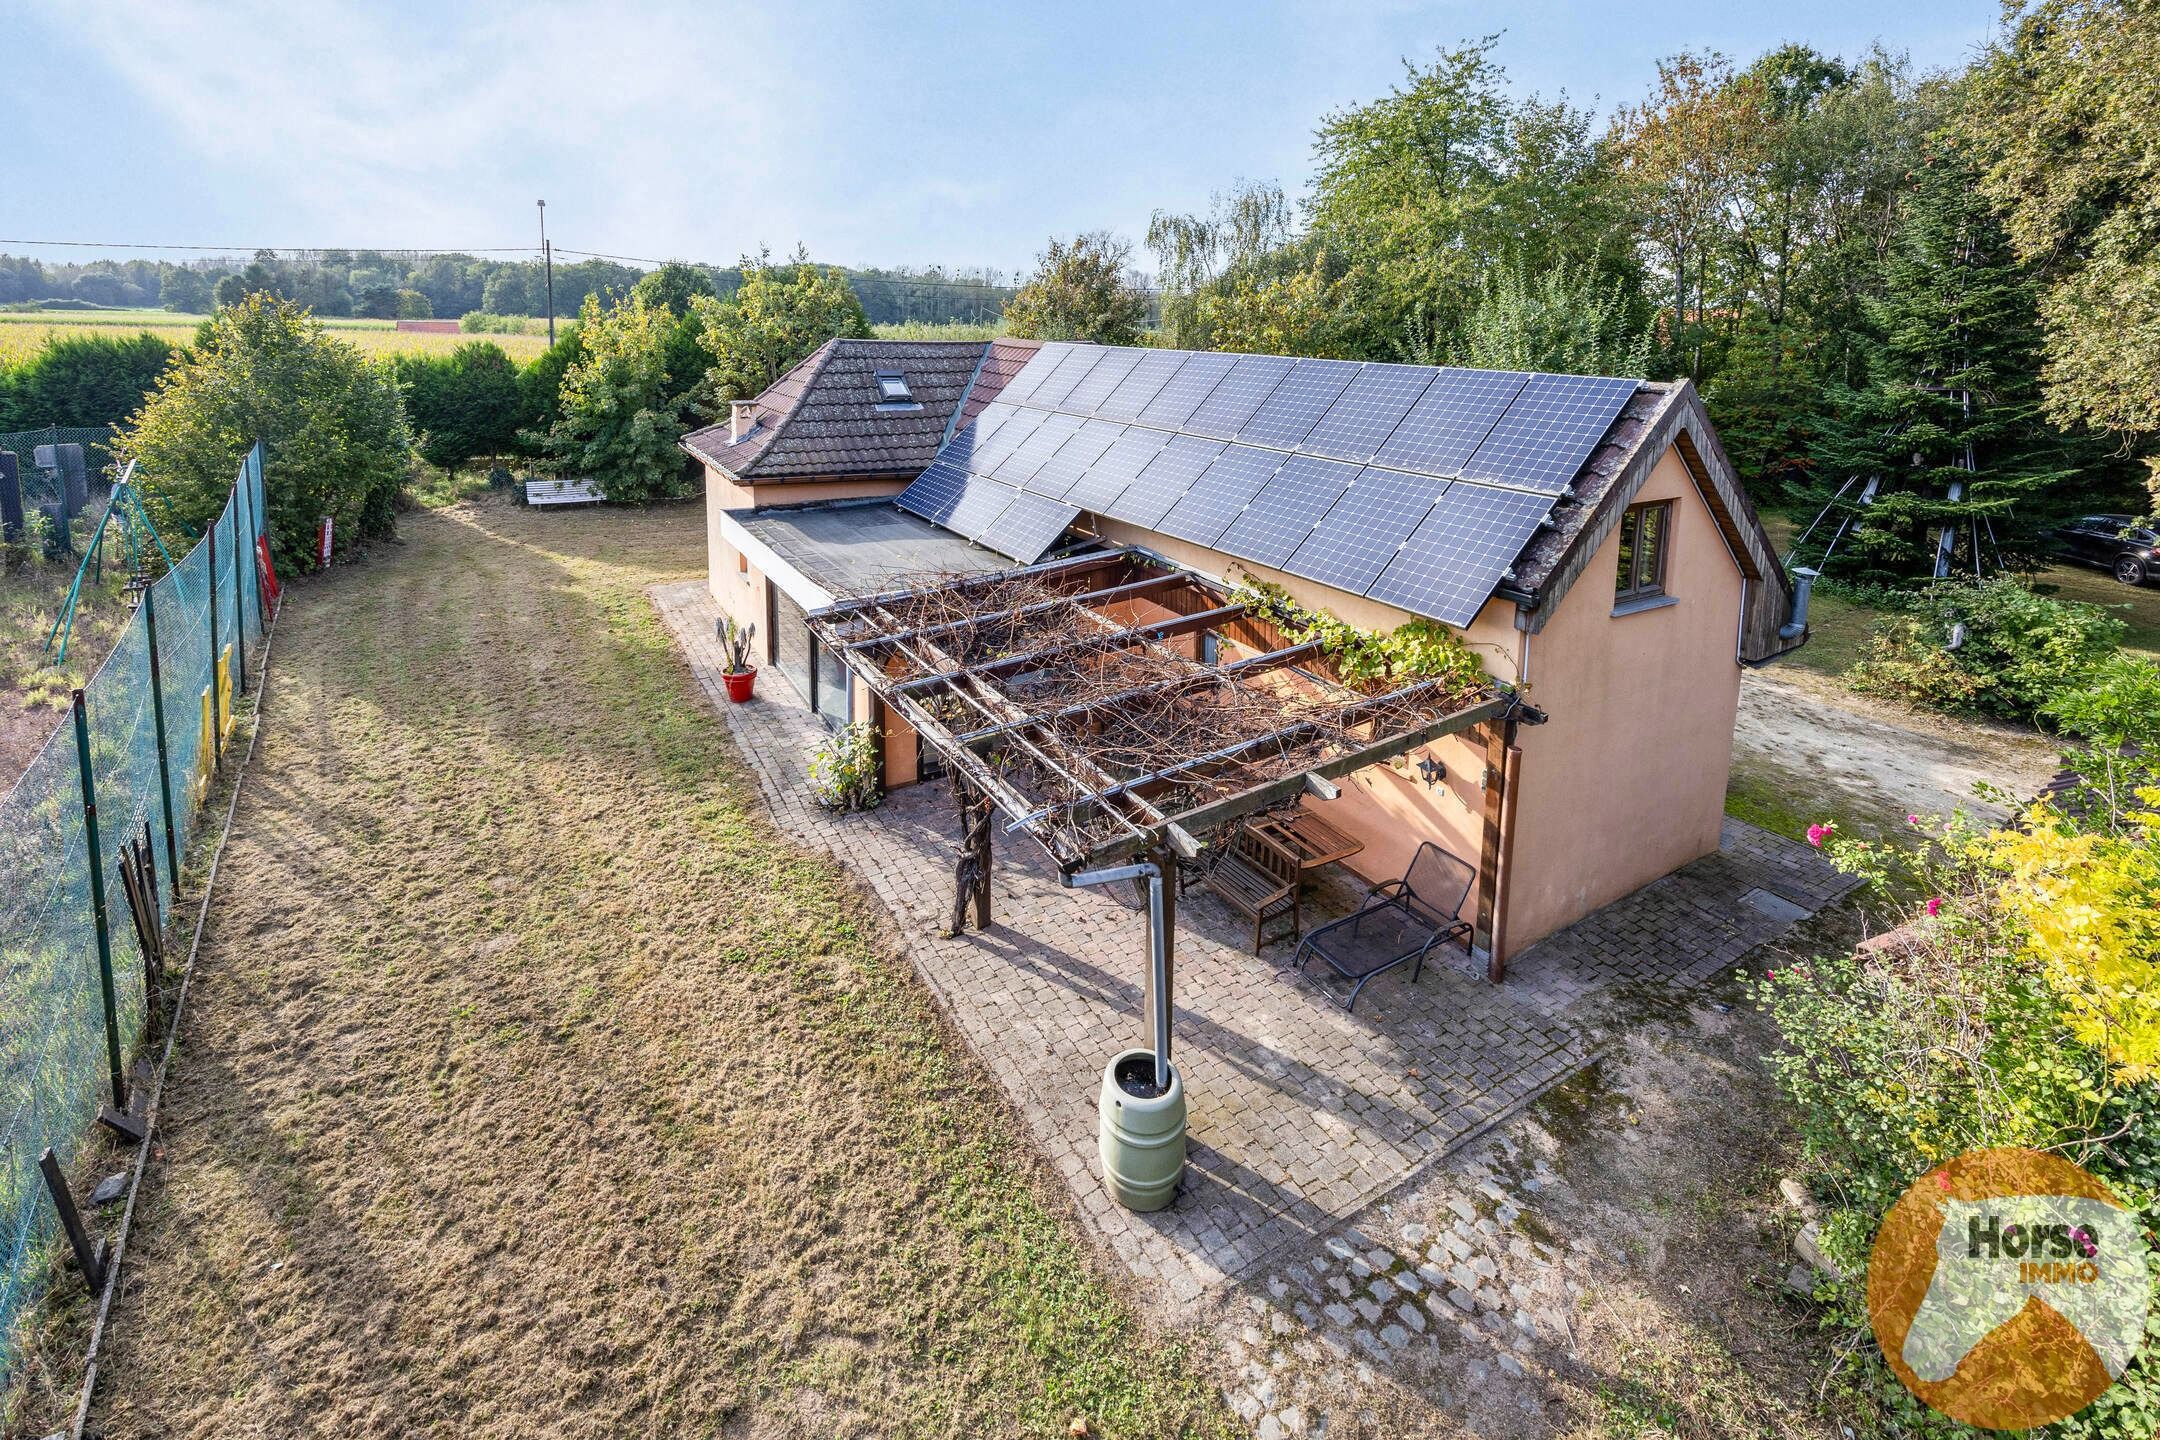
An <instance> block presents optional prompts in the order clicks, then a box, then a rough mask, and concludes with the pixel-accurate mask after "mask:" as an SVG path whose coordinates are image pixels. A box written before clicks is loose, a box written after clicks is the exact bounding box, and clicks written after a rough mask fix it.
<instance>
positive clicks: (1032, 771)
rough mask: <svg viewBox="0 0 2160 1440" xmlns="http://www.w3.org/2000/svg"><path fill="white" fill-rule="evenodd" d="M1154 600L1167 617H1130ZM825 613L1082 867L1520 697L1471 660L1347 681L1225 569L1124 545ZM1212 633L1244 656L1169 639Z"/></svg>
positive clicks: (878, 687)
mask: <svg viewBox="0 0 2160 1440" xmlns="http://www.w3.org/2000/svg"><path fill="white" fill-rule="evenodd" d="M1142 602H1146V603H1147V604H1148V613H1149V614H1152V615H1155V616H1156V617H1157V618H1154V619H1145V618H1130V617H1131V611H1132V608H1133V607H1134V606H1136V605H1138V604H1140V603H1142ZM1157 607H1159V609H1158V608H1157ZM1121 611H1123V612H1125V615H1124V616H1122V617H1121V614H1120V612H1121ZM1165 611H1167V612H1168V613H1169V615H1170V617H1171V618H1170V619H1168V620H1164V619H1162V618H1160V617H1161V614H1162V612H1165ZM813 623H814V625H815V626H816V627H817V630H818V634H819V638H820V642H821V643H822V644H824V645H825V646H827V647H829V648H831V649H832V650H833V651H834V653H837V654H840V655H842V656H844V657H845V658H846V660H847V663H848V664H849V666H850V667H851V668H852V669H854V670H855V672H856V673H857V674H859V675H862V676H863V677H864V678H865V679H866V680H867V681H868V682H869V683H870V685H871V688H872V689H873V690H874V691H875V692H876V693H878V694H879V696H880V697H881V698H883V699H884V700H885V701H886V702H887V704H888V705H890V706H892V707H894V708H896V709H898V710H899V711H900V713H901V714H902V715H903V716H904V717H905V718H907V719H909V720H910V721H911V722H912V723H914V724H915V725H916V728H917V729H918V730H921V731H923V732H924V734H925V738H926V739H927V740H928V741H929V742H930V743H931V744H932V745H933V746H934V747H935V748H936V749H937V750H939V751H940V752H941V753H942V754H944V755H945V757H946V759H947V761H948V763H951V764H953V765H954V766H955V768H956V770H957V771H958V772H959V773H960V774H961V775H962V776H964V777H965V778H966V779H967V780H968V781H969V782H970V783H972V784H976V785H978V786H980V787H982V788H984V789H986V790H988V791H989V792H990V793H991V794H992V795H993V796H994V797H995V798H996V799H997V802H998V804H999V808H1001V809H1004V810H1006V811H1007V812H1008V813H1009V814H1010V816H1011V819H1012V821H1013V822H1014V826H1015V828H1023V829H1026V830H1028V831H1029V832H1030V833H1031V834H1033V835H1034V837H1035V838H1036V839H1037V840H1038V841H1040V842H1041V843H1042V844H1043V845H1044V846H1045V847H1046V848H1048V849H1049V850H1050V852H1051V853H1052V855H1053V856H1054V857H1055V858H1056V859H1057V860H1058V861H1059V863H1060V864H1061V865H1063V866H1065V867H1067V868H1068V869H1069V868H1071V867H1073V866H1076V865H1078V864H1081V863H1083V862H1086V861H1089V860H1091V859H1099V858H1101V857H1103V856H1105V855H1107V854H1110V853H1114V852H1116V851H1118V850H1120V849H1123V850H1126V851H1130V850H1132V849H1136V848H1141V847H1142V846H1143V845H1144V844H1147V843H1151V842H1152V843H1159V842H1160V841H1161V840H1162V839H1163V838H1164V837H1165V835H1166V833H1167V832H1172V831H1178V832H1190V831H1198V830H1204V829H1207V828H1212V827H1213V826H1215V825H1219V824H1221V823H1225V822H1227V821H1229V820H1232V819H1235V818H1238V817H1239V816H1241V815H1244V814H1249V813H1252V812H1253V811H1256V810H1259V809H1262V808H1266V807H1268V806H1271V805H1276V804H1280V803H1283V801H1284V800H1285V798H1286V796H1287V795H1294V794H1295V793H1297V791H1296V790H1295V789H1294V788H1293V789H1290V790H1288V791H1285V790H1284V785H1285V784H1286V783H1288V784H1290V785H1292V786H1294V785H1295V784H1296V782H1298V781H1299V780H1300V779H1301V777H1305V776H1308V775H1316V774H1321V773H1324V772H1331V773H1341V769H1342V767H1344V766H1346V765H1348V764H1350V763H1352V762H1355V763H1377V761H1378V760H1379V759H1381V758H1385V756H1384V755H1383V754H1380V753H1378V752H1382V751H1386V750H1388V749H1389V748H1390V747H1391V746H1392V747H1393V751H1394V753H1400V751H1401V750H1406V749H1409V748H1411V747H1412V746H1414V745H1416V744H1418V743H1422V741H1423V740H1425V739H1429V738H1432V737H1433V736H1434V735H1435V734H1438V733H1446V732H1447V731H1452V730H1458V729H1465V728H1468V727H1469V726H1470V725H1472V724H1475V723H1478V722H1479V721H1481V720H1483V719H1486V718H1489V717H1491V716H1493V715H1496V714H1497V713H1499V710H1500V709H1501V707H1502V705H1503V703H1504V701H1503V700H1502V699H1501V697H1500V695H1499V692H1498V691H1497V689H1496V688H1495V687H1493V686H1491V685H1490V684H1476V683H1470V682H1465V681H1463V680H1460V679H1456V678H1448V679H1428V680H1417V681H1407V682H1396V683H1388V682H1374V683H1370V684H1367V685H1364V686H1358V685H1351V684H1346V683H1344V682H1343V681H1342V680H1341V679H1340V678H1339V677H1338V676H1337V675H1336V673H1335V671H1334V667H1333V666H1332V665H1331V664H1330V663H1329V661H1328V658H1327V657H1326V655H1325V654H1324V653H1322V652H1321V651H1320V648H1319V647H1318V646H1317V645H1313V644H1296V643H1293V642H1292V641H1291V640H1289V639H1288V638H1287V637H1284V636H1282V635H1281V634H1280V633H1279V632H1278V631H1276V630H1275V628H1274V627H1273V626H1272V625H1270V624H1269V623H1268V622H1267V621H1265V620H1264V619H1262V618H1260V617H1257V616H1253V615H1250V614H1248V613H1247V611H1246V609H1245V607H1244V606H1243V605H1241V604H1237V603H1234V602H1232V600H1231V599H1230V597H1229V596H1228V595H1227V594H1226V593H1225V592H1224V591H1223V590H1222V589H1221V587H1219V586H1216V585H1214V584H1213V583H1212V582H1208V581H1205V580H1203V579H1202V578H1201V577H1199V576H1195V575H1191V574H1188V573H1185V572H1182V571H1176V570H1171V569H1167V568H1165V567H1162V566H1161V565H1159V564H1157V563H1156V562H1154V561H1153V560H1152V559H1151V558H1150V557H1145V556H1141V555H1138V554H1132V553H1126V552H1113V553H1110V554H1107V555H1100V556H1094V557H1083V558H1081V559H1077V560H1071V561H1065V562H1060V563H1058V564H1053V565H1050V566H1038V567H1031V568H1030V569H1028V570H1023V571H1013V572H1006V573H1003V574H997V575H989V576H982V575H930V576H923V577H918V578H916V579H915V580H914V581H913V583H910V584H907V585H904V586H896V587H894V588H893V589H890V590H888V591H886V592H885V593H883V594H880V595H877V596H870V597H861V598H856V599H851V600H844V601H842V602H840V603H839V604H837V605H835V606H833V607H830V608H828V609H826V610H823V611H820V612H818V613H817V614H816V615H815V616H814V617H813ZM1203 633H1213V634H1214V635H1215V636H1217V638H1218V639H1220V640H1222V641H1224V642H1227V645H1226V652H1227V651H1235V652H1237V654H1236V657H1235V658H1225V659H1223V660H1221V661H1219V662H1217V663H1207V662H1204V661H1202V660H1198V659H1195V658H1193V657H1191V656H1189V655H1187V654H1184V653H1181V652H1180V650H1179V649H1178V648H1177V647H1176V646H1175V645H1174V644H1173V643H1172V641H1173V640H1174V639H1176V638H1179V637H1184V636H1195V637H1197V636H1198V635H1200V634H1203ZM1188 643H1193V644H1196V643H1197V641H1192V642H1188Z"/></svg>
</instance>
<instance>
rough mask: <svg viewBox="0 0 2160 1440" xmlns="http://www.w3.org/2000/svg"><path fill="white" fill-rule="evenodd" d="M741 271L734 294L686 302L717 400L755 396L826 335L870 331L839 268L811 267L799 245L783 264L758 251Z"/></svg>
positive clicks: (865, 335)
mask: <svg viewBox="0 0 2160 1440" xmlns="http://www.w3.org/2000/svg"><path fill="white" fill-rule="evenodd" d="M742 272H743V282H742V287H741V288H740V289H738V290H737V291H736V292H735V293H734V294H733V295H730V296H727V297H726V298H725V299H721V298H717V297H715V296H711V295H694V296H692V297H691V300H690V306H691V313H692V315H693V316H695V317H696V321H697V324H698V326H699V337H698V338H699V341H700V343H701V344H702V345H703V347H704V349H705V353H706V359H707V361H708V363H709V366H710V371H711V373H710V376H709V379H708V384H709V386H710V389H711V394H712V397H713V398H714V399H716V400H739V399H744V398H747V397H748V396H751V395H755V394H757V393H758V392H759V391H761V390H763V389H764V388H765V387H766V386H768V385H770V384H772V383H773V382H774V381H775V380H778V379H779V378H780V377H781V376H782V375H784V374H786V373H787V371H788V369H789V367H791V366H792V365H794V364H795V362H796V361H798V360H800V359H802V358H803V356H805V355H808V354H809V353H810V352H811V351H812V350H815V349H817V347H818V346H820V345H822V344H824V343H825V342H826V341H827V340H833V339H838V338H842V337H846V338H851V339H867V338H868V337H869V334H870V322H869V320H868V319H867V318H865V317H864V315H863V308H862V302H861V301H860V300H857V299H856V298H855V292H854V291H853V290H852V289H850V288H849V287H848V282H847V276H846V275H844V274H842V273H841V272H840V271H838V270H835V269H831V268H829V267H826V266H822V265H812V264H810V263H809V261H808V260H806V259H805V258H804V257H803V256H802V254H801V252H799V251H798V252H797V253H796V256H795V258H794V259H793V260H792V261H790V262H789V263H787V264H784V265H775V264H773V263H771V260H770V257H768V256H766V255H762V254H761V255H759V256H758V258H757V259H755V260H752V259H748V258H745V259H744V260H743V262H742Z"/></svg>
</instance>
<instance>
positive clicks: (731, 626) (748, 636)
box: [715, 615, 757, 705]
mask: <svg viewBox="0 0 2160 1440" xmlns="http://www.w3.org/2000/svg"><path fill="white" fill-rule="evenodd" d="M715 628H716V629H717V630H718V632H719V635H720V650H721V653H722V654H723V655H724V656H726V658H727V668H726V669H725V670H724V671H722V672H721V676H720V678H721V679H722V680H723V681H725V682H726V684H727V698H728V699H730V700H732V701H734V702H735V703H736V704H737V705H740V704H742V703H743V702H744V701H745V700H748V699H749V698H750V688H751V686H752V685H753V684H754V683H756V681H757V667H756V666H755V665H752V664H751V663H750V642H751V641H752V640H753V639H755V638H756V637H757V626H756V625H755V624H750V625H744V624H742V623H740V622H739V621H737V620H736V619H735V617H734V616H732V615H723V616H721V617H720V622H719V624H718V625H717V626H716V627H715Z"/></svg>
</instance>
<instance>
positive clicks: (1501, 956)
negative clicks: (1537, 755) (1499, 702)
mask: <svg viewBox="0 0 2160 1440" xmlns="http://www.w3.org/2000/svg"><path fill="white" fill-rule="evenodd" d="M1514 732H1515V723H1514V721H1513V720H1510V721H1509V722H1508V739H1507V747H1506V749H1504V750H1503V751H1502V752H1501V760H1500V784H1501V786H1502V787H1503V793H1502V794H1501V796H1500V860H1499V867H1498V872H1497V873H1496V874H1495V875H1494V877H1493V915H1492V953H1491V954H1490V955H1488V956H1487V957H1486V961H1485V978H1486V979H1487V980H1489V981H1491V982H1492V983H1493V984H1495V985H1497V984H1499V983H1500V981H1501V978H1502V977H1503V976H1504V975H1506V973H1507V953H1508V951H1507V921H1508V887H1509V884H1510V882H1512V881H1513V880H1514V878H1515V786H1516V782H1518V781H1519V780H1521V778H1522V746H1520V745H1518V744H1516V743H1515V733H1514Z"/></svg>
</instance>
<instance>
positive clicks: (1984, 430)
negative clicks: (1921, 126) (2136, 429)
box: [1817, 143, 2081, 583]
mask: <svg viewBox="0 0 2160 1440" xmlns="http://www.w3.org/2000/svg"><path fill="white" fill-rule="evenodd" d="M1977 182H1978V175H1977V168H1976V166H1975V165H1974V164H1973V162H1972V161H1971V160H1970V158H1968V157H1967V156H1966V155H1965V154H1963V153H1962V152H1961V151H1960V150H1959V149H1958V148H1956V147H1955V146H1954V145H1951V144H1948V143H1943V144H1939V145H1938V146H1937V147H1936V148H1935V150H1934V151H1933V153H1931V154H1929V155H1928V156H1927V157H1926V158H1925V160H1924V161H1923V163H1922V164H1921V165H1920V166H1919V167H1918V168H1917V169H1916V170H1915V171H1914V173H1913V175H1912V177H1911V180H1910V182H1909V188H1908V189H1907V192H1906V195H1905V197H1904V203H1903V206H1902V211H1901V215H1900V225H1899V232H1898V237H1897V241H1896V244H1895V245H1894V247H1893V248H1892V250H1891V252H1890V255H1889V257H1888V260H1887V263H1886V265H1885V268H1884V277H1883V293H1882V295H1881V297H1880V298H1879V299H1875V300H1872V301H1870V302H1868V303H1867V305H1866V306H1865V309H1866V312H1867V316H1868V320H1869V334H1868V335H1867V336H1866V338H1865V339H1864V340H1863V342H1862V348H1863V351H1864V354H1865V356H1866V362H1867V368H1868V381H1867V383H1866V385H1865V386H1862V387H1858V388H1853V387H1845V386H1836V387H1833V388H1832V390H1831V392H1830V395H1829V403H1830V408H1831V412H1832V413H1831V414H1830V415H1829V416H1828V417H1827V419H1826V421H1825V423H1824V433H1823V435H1822V438H1821V440H1820V442H1819V444H1818V447H1817V459H1818V461H1819V464H1820V477H1821V478H1820V481H1819V482H1818V484H1819V487H1820V492H1827V491H1830V490H1832V489H1834V487H1835V486H1837V485H1838V484H1840V483H1842V482H1843V481H1845V480H1846V479H1847V478H1848V477H1857V479H1858V480H1859V481H1860V482H1862V483H1863V484H1864V482H1866V481H1868V480H1870V479H1873V480H1875V481H1877V482H1878V488H1877V490H1876V493H1875V494H1874V496H1873V497H1872V501H1871V503H1865V504H1863V503H1861V502H1860V499H1859V495H1860V488H1861V487H1860V485H1855V486H1854V487H1853V489H1852V490H1851V491H1849V492H1848V493H1847V495H1846V496H1845V498H1844V499H1843V500H1840V501H1837V502H1836V503H1835V504H1834V506H1833V514H1834V515H1835V516H1836V518H1837V519H1838V520H1839V522H1840V523H1842V522H1843V521H1845V520H1848V519H1849V520H1850V522H1851V527H1850V532H1849V533H1848V535H1847V537H1846V539H1845V540H1844V541H1843V542H1842V544H1841V545H1840V546H1839V548H1838V550H1837V553H1836V556H1835V558H1834V560H1833V564H1834V565H1835V566H1836V568H1837V569H1838V570H1839V571H1841V572H1843V573H1848V574H1856V575H1859V576H1861V577H1863V578H1866V579H1869V580H1874V581H1881V582H1887V583H1907V582H1910V581H1912V580H1913V579H1915V578H1918V577H1926V576H1929V575H1932V574H1934V573H1936V571H1937V569H1938V568H1939V561H1940V568H1945V569H1948V570H1949V571H1952V572H1955V573H1964V574H1972V573H1974V572H1975V571H1976V570H1978V569H1987V568H1992V566H1993V565H1994V561H1995V557H1994V554H1993V549H1994V547H1995V546H1997V545H1999V546H2000V548H2001V549H2002V550H2004V551H2006V552H2013V553H2014V551H2015V550H2016V548H2017V547H2018V546H2019V544H2020V543H2021V541H2022V540H2023V539H2025V538H2026V537H2027V536H2029V535H2030V533H2031V532H2032V530H2033V529H2034V528H2035V527H2036V526H2037V525H2038V524H2039V523H2040V522H2042V521H2044V520H2046V519H2048V518H2050V516H2051V512H2052V511H2054V510H2056V509H2058V508H2059V507H2060V506H2061V505H2062V504H2064V503H2065V501H2064V498H2063V492H2064V482H2065V481H2067V480H2069V479H2070V478H2071V477H2072V476H2073V475H2075V474H2076V473H2077V470H2078V466H2079V461H2080V459H2081V456H2080V455H2079V453H2078V450H2077V448H2076V447H2075V444H2074V442H2072V441H2070V440H2069V439H2067V438H2066V437H2065V436H2063V435H2062V434H2061V433H2060V432H2058V431H2056V430H2055V429H2054V428H2053V427H2051V426H2050V425H2049V424H2048V423H2047V421H2046V419H2045V417H2044V416H2043V415H2042V413H2041V396H2040V386H2039V378H2038V376H2039V352H2040V330H2039V314H2038V288H2039V287H2038V285H2037V283H2036V282H2035V280H2034V278H2033V276H2032V274H2031V273H2030V272H2029V271H2028V270H2027V269H2026V267H2025V266H2024V265H2023V264H2022V263H2021V262H2020V261H2019V260H2018V258H2017V256H2016V255H2015V254H2014V253H2013V252H2012V250H2011V248H2010V244H2009V240H2008V237H2007V236H2006V235H2005V234H2004V233H2003V228H2002V226H2001V224H2000V223H1999V222H1998V221H1997V220H1996V218H1995V216H1994V214H1993V213H1992V212H1991V211H1990V209H1989V208H1988V204H1987V201H1986V199H1985V197H1984V196H1983V195H1982V194H1981V193H1980V191H1979V188H1978V183H1977ZM1820 492H1819V493H1820ZM1825 498H1826V499H1827V495H1826V497H1825ZM1976 531H1977V532H1978V537H1979V538H1978V540H1977V543H1976V539H1975V532H1976ZM1946 535H1947V536H1948V537H1949V538H1948V544H1947V546H1945V545H1944V541H1943V537H1944V536H1946Z"/></svg>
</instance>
